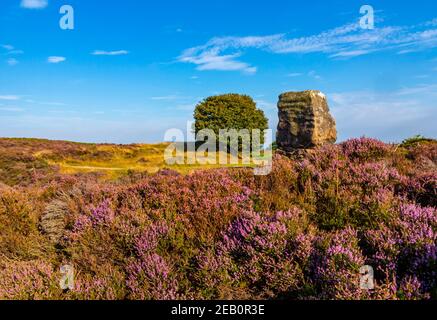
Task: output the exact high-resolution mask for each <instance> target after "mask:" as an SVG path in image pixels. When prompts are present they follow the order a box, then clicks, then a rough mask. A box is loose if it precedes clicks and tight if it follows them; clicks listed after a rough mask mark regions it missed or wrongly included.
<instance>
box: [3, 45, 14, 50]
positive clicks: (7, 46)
mask: <svg viewBox="0 0 437 320" xmlns="http://www.w3.org/2000/svg"><path fill="white" fill-rule="evenodd" d="M1 47H2V48H3V49H6V50H8V51H10V50H14V49H15V48H14V46H12V45H10V44H2V46H1Z"/></svg>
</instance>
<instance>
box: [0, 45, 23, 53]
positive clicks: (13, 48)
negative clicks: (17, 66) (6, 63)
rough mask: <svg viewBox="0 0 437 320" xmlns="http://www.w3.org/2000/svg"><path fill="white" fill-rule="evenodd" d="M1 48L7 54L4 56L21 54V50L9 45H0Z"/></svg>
mask: <svg viewBox="0 0 437 320" xmlns="http://www.w3.org/2000/svg"><path fill="white" fill-rule="evenodd" d="M0 47H1V48H3V49H5V50H6V51H7V52H6V53H4V54H5V55H13V54H23V53H24V52H23V50H18V49H15V47H14V46H13V45H11V44H2V45H0Z"/></svg>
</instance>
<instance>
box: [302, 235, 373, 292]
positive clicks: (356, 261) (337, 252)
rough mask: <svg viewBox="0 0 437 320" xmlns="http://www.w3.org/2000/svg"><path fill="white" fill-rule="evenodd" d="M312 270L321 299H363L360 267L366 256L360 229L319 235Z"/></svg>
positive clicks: (312, 258)
mask: <svg viewBox="0 0 437 320" xmlns="http://www.w3.org/2000/svg"><path fill="white" fill-rule="evenodd" d="M311 260H312V262H311V271H310V274H311V276H312V278H313V280H314V283H315V286H316V288H317V297H318V298H320V299H348V300H349V299H352V300H356V299H360V298H361V297H362V296H363V295H364V294H365V291H363V290H361V289H360V288H359V283H360V282H359V269H360V267H361V266H363V265H364V263H365V257H364V255H363V254H362V252H361V249H360V246H359V238H358V234H357V231H356V230H354V229H352V228H349V227H347V228H346V229H344V230H341V231H337V232H335V233H333V234H326V235H325V236H323V233H322V236H319V238H318V239H317V241H316V244H315V248H314V251H313V254H312V257H311Z"/></svg>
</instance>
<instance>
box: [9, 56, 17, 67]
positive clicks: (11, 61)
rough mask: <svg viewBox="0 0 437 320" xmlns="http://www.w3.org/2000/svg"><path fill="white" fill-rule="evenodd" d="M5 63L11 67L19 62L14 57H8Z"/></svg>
mask: <svg viewBox="0 0 437 320" xmlns="http://www.w3.org/2000/svg"><path fill="white" fill-rule="evenodd" d="M6 63H7V64H8V65H10V66H11V67H13V66H16V65H17V64H18V63H19V61H18V60H17V59H15V58H10V59H8V60H6Z"/></svg>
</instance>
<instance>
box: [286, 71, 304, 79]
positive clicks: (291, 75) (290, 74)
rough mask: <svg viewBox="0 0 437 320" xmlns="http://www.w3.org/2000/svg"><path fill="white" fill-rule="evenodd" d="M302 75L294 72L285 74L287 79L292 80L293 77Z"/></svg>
mask: <svg viewBox="0 0 437 320" xmlns="http://www.w3.org/2000/svg"><path fill="white" fill-rule="evenodd" d="M302 75H303V74H302V73H298V72H294V73H289V74H287V77H291V78H294V77H300V76H302Z"/></svg>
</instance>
